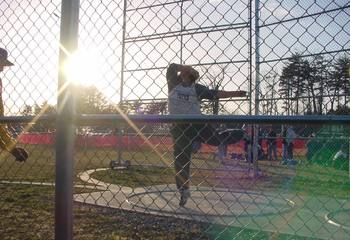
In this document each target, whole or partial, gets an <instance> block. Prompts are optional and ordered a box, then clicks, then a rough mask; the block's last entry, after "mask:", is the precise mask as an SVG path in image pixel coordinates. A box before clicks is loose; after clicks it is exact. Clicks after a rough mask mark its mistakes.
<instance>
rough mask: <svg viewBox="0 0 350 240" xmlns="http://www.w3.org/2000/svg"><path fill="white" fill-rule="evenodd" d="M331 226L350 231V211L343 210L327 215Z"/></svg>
mask: <svg viewBox="0 0 350 240" xmlns="http://www.w3.org/2000/svg"><path fill="white" fill-rule="evenodd" d="M326 220H327V222H328V223H329V224H332V225H334V226H337V227H340V228H344V229H347V230H350V209H341V210H337V211H333V212H330V213H328V214H327V215H326Z"/></svg>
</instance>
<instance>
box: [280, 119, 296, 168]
mask: <svg viewBox="0 0 350 240" xmlns="http://www.w3.org/2000/svg"><path fill="white" fill-rule="evenodd" d="M282 136H283V155H282V164H292V163H294V162H295V161H294V154H293V151H294V140H295V138H296V137H297V135H296V133H295V132H294V130H293V127H292V126H285V129H284V131H283V134H282Z"/></svg>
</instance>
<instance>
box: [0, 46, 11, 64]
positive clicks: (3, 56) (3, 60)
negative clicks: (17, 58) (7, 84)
mask: <svg viewBox="0 0 350 240" xmlns="http://www.w3.org/2000/svg"><path fill="white" fill-rule="evenodd" d="M7 56H8V53H7V51H6V50H5V49H3V48H0V65H1V66H13V63H12V62H10V61H9V60H7Z"/></svg>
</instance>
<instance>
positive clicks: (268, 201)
mask: <svg viewBox="0 0 350 240" xmlns="http://www.w3.org/2000/svg"><path fill="white" fill-rule="evenodd" d="M179 198H180V196H179V194H178V193H177V191H176V190H163V191H157V190H148V191H145V192H140V193H136V194H132V195H131V196H129V197H128V200H127V201H128V202H129V203H130V204H131V205H133V206H134V207H138V208H141V209H144V210H146V211H152V212H158V213H171V214H180V215H189V214H190V215H206V216H221V217H229V216H238V217H254V216H266V215H272V214H282V213H284V212H288V211H291V210H292V209H293V207H294V206H295V203H294V202H293V201H291V200H289V199H286V198H283V197H281V196H279V195H268V194H264V193H259V192H248V191H228V190H225V189H201V188H198V189H195V190H191V198H190V199H189V200H188V201H187V203H186V207H185V208H180V207H179Z"/></svg>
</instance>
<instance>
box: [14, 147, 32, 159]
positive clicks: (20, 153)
mask: <svg viewBox="0 0 350 240" xmlns="http://www.w3.org/2000/svg"><path fill="white" fill-rule="evenodd" d="M10 153H11V154H12V155H13V156H14V157H15V158H16V161H18V162H25V161H26V160H27V158H28V153H27V151H26V150H24V149H23V148H20V147H15V148H13V149H12V150H11V151H10Z"/></svg>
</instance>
